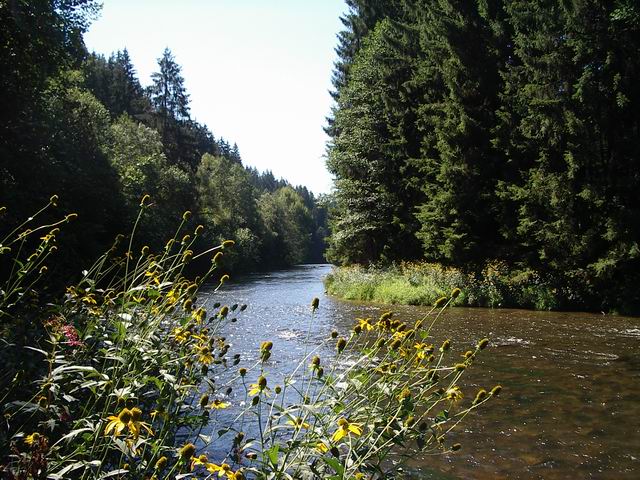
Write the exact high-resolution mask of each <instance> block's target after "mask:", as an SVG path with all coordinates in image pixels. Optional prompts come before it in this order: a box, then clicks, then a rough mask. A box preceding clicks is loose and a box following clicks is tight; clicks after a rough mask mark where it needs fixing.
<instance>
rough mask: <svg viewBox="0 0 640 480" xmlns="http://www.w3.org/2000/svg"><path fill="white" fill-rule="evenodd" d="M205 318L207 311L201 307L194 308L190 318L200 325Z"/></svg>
mask: <svg viewBox="0 0 640 480" xmlns="http://www.w3.org/2000/svg"><path fill="white" fill-rule="evenodd" d="M206 316H207V311H206V310H205V309H204V308H202V307H200V308H196V309H195V310H194V311H193V313H192V314H191V317H192V318H193V319H194V320H195V321H196V322H198V323H202V321H203V320H204V319H205V317H206Z"/></svg>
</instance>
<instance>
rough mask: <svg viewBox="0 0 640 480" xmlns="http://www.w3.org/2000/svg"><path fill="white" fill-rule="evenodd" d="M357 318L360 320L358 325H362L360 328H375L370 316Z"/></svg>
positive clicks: (368, 329)
mask: <svg viewBox="0 0 640 480" xmlns="http://www.w3.org/2000/svg"><path fill="white" fill-rule="evenodd" d="M356 320H358V325H360V328H362V330H367V331H370V330H373V325H371V323H370V322H371V319H370V318H356Z"/></svg>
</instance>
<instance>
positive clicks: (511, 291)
mask: <svg viewBox="0 0 640 480" xmlns="http://www.w3.org/2000/svg"><path fill="white" fill-rule="evenodd" d="M557 283H558V282H554V281H553V280H552V279H548V278H543V276H542V275H540V274H539V273H537V272H535V271H533V270H513V269H510V268H509V267H508V266H507V265H506V264H504V263H502V262H493V263H488V264H487V265H486V266H485V267H484V268H483V269H482V270H481V271H477V272H474V273H469V272H464V271H462V270H460V269H457V268H454V267H445V266H442V265H439V264H436V263H424V262H423V263H407V262H403V263H400V264H397V265H392V266H390V267H387V268H377V267H362V266H358V265H352V266H344V267H335V268H334V269H333V270H332V271H331V273H329V274H328V275H327V276H326V277H325V280H324V285H325V289H326V291H327V293H328V294H329V295H331V296H334V297H337V298H341V299H344V300H358V301H365V302H377V303H386V304H390V305H423V306H429V305H433V303H434V302H435V301H436V300H437V299H438V298H440V297H442V296H448V295H450V293H451V291H452V290H453V289H454V288H460V289H461V290H462V294H461V295H460V296H459V297H458V298H456V300H455V301H454V303H453V305H454V306H459V307H491V308H525V309H531V310H566V309H574V310H576V309H584V305H588V304H590V303H591V302H589V301H588V300H587V299H586V296H587V295H586V294H585V292H581V291H580V290H579V289H578V288H576V287H575V286H569V285H563V286H558V285H557Z"/></svg>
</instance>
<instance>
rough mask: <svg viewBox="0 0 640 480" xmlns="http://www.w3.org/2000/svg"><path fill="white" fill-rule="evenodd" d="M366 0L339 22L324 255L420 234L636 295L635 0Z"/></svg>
mask: <svg viewBox="0 0 640 480" xmlns="http://www.w3.org/2000/svg"><path fill="white" fill-rule="evenodd" d="M379 3H380V2H377V1H375V0H362V1H358V2H351V3H350V4H349V6H350V10H349V13H348V14H347V15H346V17H345V19H344V22H343V23H344V24H345V30H344V31H343V32H342V33H341V34H340V35H339V39H338V49H337V52H338V54H339V56H340V58H339V61H338V62H337V64H336V69H335V86H336V92H335V93H334V95H335V98H336V101H337V103H336V107H335V110H334V112H333V117H332V118H331V119H330V121H329V126H328V128H327V131H328V133H329V134H330V135H331V137H332V141H331V143H330V145H329V149H328V166H329V169H330V170H331V171H332V173H333V174H334V175H335V177H336V183H335V185H336V208H335V209H334V211H333V214H332V218H331V219H330V223H331V225H332V234H331V238H330V240H329V244H330V256H331V259H332V260H334V261H336V262H338V263H359V264H368V263H371V262H372V263H382V264H385V263H386V264H388V263H389V262H390V261H392V260H412V259H416V258H418V257H419V255H418V254H417V252H416V250H414V245H415V243H414V242H415V240H416V239H418V240H419V241H420V242H421V245H422V249H421V254H422V256H423V258H424V259H425V260H427V261H437V262H440V263H443V264H447V265H454V266H457V267H460V268H465V269H474V270H475V271H476V272H480V271H481V270H482V268H483V265H485V264H486V263H487V262H492V261H500V262H507V264H509V269H510V270H514V271H527V270H532V271H537V272H540V273H541V274H543V275H544V276H545V277H549V278H553V279H554V284H557V285H562V286H564V287H566V288H567V289H568V290H569V291H571V292H573V293H572V295H574V305H575V306H579V307H580V308H585V307H586V308H594V309H605V310H606V309H610V308H616V309H619V308H624V309H627V310H628V309H632V310H633V309H637V307H638V305H640V297H639V296H638V293H637V291H636V289H635V288H634V287H633V285H634V284H635V283H637V281H638V279H639V277H638V274H637V272H638V271H640V269H639V268H638V267H639V264H638V261H639V258H638V251H639V248H638V244H637V239H638V238H639V234H640V208H639V207H638V202H637V201H636V200H637V199H636V197H637V195H636V193H635V192H637V190H638V186H639V185H638V182H639V177H638V175H637V174H636V172H637V170H638V168H637V167H638V158H640V150H639V148H640V147H639V143H638V142H637V138H636V135H635V133H634V132H637V131H638V125H639V122H640V120H639V119H640V116H639V114H638V112H640V108H639V107H640V103H639V102H640V89H639V87H638V83H637V82H636V81H635V79H636V78H637V77H638V61H637V59H638V58H640V56H639V53H640V42H639V41H638V38H640V35H638V33H639V32H638V28H639V27H638V24H637V22H635V23H634V20H636V19H637V18H638V17H639V16H640V10H639V9H638V6H637V5H636V4H635V3H634V2H610V3H603V2H595V1H591V0H580V1H575V2H560V3H558V2H548V1H545V0H540V1H534V2H529V1H519V0H509V1H506V0H504V1H500V2H484V1H471V2H467V1H457V0H446V1H440V2H424V1H420V0H406V1H404V2H400V4H399V5H396V4H395V2H390V3H389V5H388V8H386V9H381V8H380V5H379ZM398 245H400V246H401V247H400V248H399V247H398ZM534 303H535V302H534ZM543 303H544V302H543ZM634 305H635V306H634Z"/></svg>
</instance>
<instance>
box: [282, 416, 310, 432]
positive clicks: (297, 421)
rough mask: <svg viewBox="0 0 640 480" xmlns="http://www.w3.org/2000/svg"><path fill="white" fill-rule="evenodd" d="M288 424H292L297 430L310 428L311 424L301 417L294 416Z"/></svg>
mask: <svg viewBox="0 0 640 480" xmlns="http://www.w3.org/2000/svg"><path fill="white" fill-rule="evenodd" d="M287 425H292V426H293V427H294V428H295V429H296V430H300V429H301V428H309V427H310V426H311V425H309V424H308V423H307V422H305V421H304V419H302V418H301V417H292V418H291V420H289V421H288V422H287Z"/></svg>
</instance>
